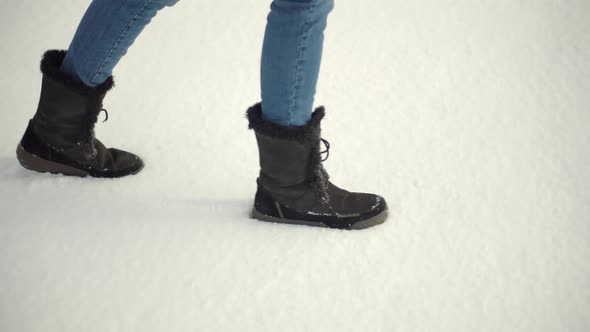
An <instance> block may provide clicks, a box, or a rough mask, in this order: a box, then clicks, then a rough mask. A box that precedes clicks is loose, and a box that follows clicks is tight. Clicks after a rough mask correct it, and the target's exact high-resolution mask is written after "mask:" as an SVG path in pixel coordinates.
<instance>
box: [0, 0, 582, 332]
mask: <svg viewBox="0 0 590 332" xmlns="http://www.w3.org/2000/svg"><path fill="white" fill-rule="evenodd" d="M87 4H88V2H87V1H66V0H53V1H33V0H21V1H2V2H1V3H0V15H1V17H2V19H1V20H0V36H1V41H2V42H1V46H0V47H1V53H0V57H1V60H2V61H1V63H2V79H1V80H0V91H1V93H0V96H1V98H0V143H1V144H0V210H1V213H0V220H1V221H0V330H1V331H3V332H4V331H6V332H25V331H27V332H28V331H43V332H74V331H76V332H80V331H84V332H94V331H96V332H111V331H138V332H140V331H141V332H151V331H166V332H170V331H172V332H176V331H257V332H258V331H321V332H327V331H355V332H356V331H424V332H433V331H449V332H457V331H515V332H523V331H530V332H542V331H559V332H563V331H575V332H586V331H589V330H590V316H589V313H590V250H589V249H590V223H589V221H590V217H589V216H590V189H589V186H590V170H589V166H588V165H590V147H589V141H590V109H589V108H590V93H589V91H590V2H589V1H587V0H577V1H576V0H567V1H566V0H562V1H549V0H521V1H513V0H493V1H492V0H480V1H467V0H454V1H452V0H418V1H397V0H393V1H392V0H371V1H345V0H343V1H336V8H335V10H334V12H333V13H332V15H331V16H330V19H329V27H328V30H327V32H326V47H325V54H324V63H323V67H322V72H321V77H320V82H319V86H318V95H317V98H316V102H317V105H318V106H319V105H325V106H326V109H327V116H326V119H325V121H324V123H323V128H324V130H323V134H324V137H325V138H327V139H328V140H329V141H330V142H331V143H332V149H331V156H330V159H329V160H328V161H327V162H326V164H325V166H326V168H327V169H328V171H329V172H330V174H331V176H332V180H333V181H334V182H335V183H336V184H338V185H340V186H342V187H344V188H347V189H350V190H355V191H366V192H376V193H379V194H381V195H383V196H385V197H386V199H387V200H388V203H389V205H390V210H391V214H390V218H389V220H388V221H387V223H385V224H383V225H381V226H378V227H375V228H372V229H369V230H365V231H358V232H346V231H336V230H326V229H316V228H311V227H302V226H288V225H277V224H267V223H262V222H258V221H254V220H252V219H249V218H248V213H249V210H250V208H251V205H252V199H253V194H254V191H255V178H256V175H257V172H258V165H257V162H258V160H257V158H258V155H257V150H256V143H255V140H254V136H253V133H252V132H251V131H248V130H247V122H246V120H245V118H244V112H245V110H246V108H247V107H248V106H250V105H252V104H254V103H255V102H257V101H259V98H260V97H259V95H260V90H259V83H258V82H259V59H260V50H261V47H262V36H263V32H264V26H265V18H266V15H267V13H268V6H269V2H268V1H257V0H240V1H209V2H208V1H188V0H183V1H180V2H179V3H178V4H177V5H176V6H174V7H172V8H168V9H165V10H164V11H162V12H161V13H160V14H158V16H157V17H156V18H155V19H154V21H153V23H152V24H151V25H149V26H148V27H147V28H146V30H145V31H144V33H143V34H142V35H141V36H140V37H139V39H138V40H137V42H136V44H135V45H133V47H132V48H131V49H130V51H129V54H128V55H127V56H126V57H125V58H124V59H123V60H122V61H121V62H120V64H119V66H118V67H117V68H116V70H115V77H116V83H117V88H115V89H114V90H113V91H112V93H110V94H109V96H108V97H107V99H106V100H105V107H106V108H107V109H108V110H109V114H110V119H109V121H108V122H107V123H104V124H99V125H98V126H97V136H98V137H99V138H100V139H101V140H102V141H103V142H104V143H105V144H107V145H108V146H116V147H119V148H123V149H128V150H130V151H134V152H137V153H138V154H139V155H140V156H142V157H143V158H144V160H145V162H146V168H145V170H144V171H143V172H141V173H140V174H139V175H137V176H133V177H128V178H124V179H118V180H99V179H78V178H65V177H61V176H55V175H44V174H37V173H32V172H29V171H26V170H24V169H22V168H21V167H20V166H19V165H18V163H17V161H16V158H15V153H14V151H15V148H16V145H17V142H18V140H19V139H20V136H21V135H22V133H23V131H24V129H25V127H26V123H27V121H28V119H29V118H30V117H31V116H32V115H33V114H34V111H35V108H36V104H37V101H38V96H39V90H40V72H39V61H40V59H41V54H42V53H43V52H44V51H45V50H46V49H50V48H67V46H68V44H69V41H70V39H71V37H72V35H73V33H74V31H75V28H76V26H77V24H78V21H79V19H80V17H81V16H82V14H83V12H84V10H85V8H86V6H87Z"/></svg>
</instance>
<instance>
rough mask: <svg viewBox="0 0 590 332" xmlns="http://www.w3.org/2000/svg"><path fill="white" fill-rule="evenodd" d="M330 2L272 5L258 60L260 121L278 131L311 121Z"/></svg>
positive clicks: (296, 0)
mask: <svg viewBox="0 0 590 332" xmlns="http://www.w3.org/2000/svg"><path fill="white" fill-rule="evenodd" d="M333 8H334V0H274V1H273V2H272V4H271V11H270V14H269V15H268V17H267V25H266V32H265V36H264V44H263V47H262V60H261V65H262V66H261V80H260V81H261V90H262V116H263V118H264V119H265V120H267V121H270V122H273V123H276V124H279V125H283V126H303V125H305V124H306V123H307V122H308V121H309V119H310V118H311V112H312V109H313V102H314V96H315V92H316V84H317V80H318V75H319V70H320V62H321V58H322V48H323V43H324V30H325V28H326V24H327V17H328V14H329V13H330V12H331V11H332V9H333Z"/></svg>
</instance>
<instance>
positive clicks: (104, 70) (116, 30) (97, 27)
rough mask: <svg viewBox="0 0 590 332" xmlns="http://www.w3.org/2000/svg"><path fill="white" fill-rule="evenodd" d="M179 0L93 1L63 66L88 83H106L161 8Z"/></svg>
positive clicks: (67, 71)
mask: <svg viewBox="0 0 590 332" xmlns="http://www.w3.org/2000/svg"><path fill="white" fill-rule="evenodd" d="M177 1H178V0H127V1H125V0H94V1H92V3H91V4H90V7H89V8H88V10H87V11H86V14H85V15H84V17H83V18H82V21H81V22H80V25H79V26H78V29H77V31H76V34H75V36H74V39H73V40H72V43H71V44H70V47H69V49H68V53H67V54H66V57H65V59H64V61H63V63H62V64H61V70H62V71H64V72H66V73H67V74H69V75H70V76H71V77H73V78H76V79H78V80H79V81H81V82H83V83H84V84H86V85H88V86H92V87H94V86H97V85H99V84H102V83H104V82H105V81H106V79H107V78H108V77H109V76H111V74H112V71H113V68H114V67H115V66H116V65H117V63H118V62H119V60H121V58H122V57H123V56H124V55H125V54H126V53H127V49H129V47H130V46H131V45H132V44H133V42H134V41H135V39H136V38H137V36H138V35H139V34H140V33H141V31H142V30H143V28H144V27H145V26H146V25H147V24H149V23H150V22H151V20H152V18H153V17H154V16H156V14H157V12H158V11H159V10H161V9H162V8H164V7H165V6H172V5H173V4H174V3H176V2H177Z"/></svg>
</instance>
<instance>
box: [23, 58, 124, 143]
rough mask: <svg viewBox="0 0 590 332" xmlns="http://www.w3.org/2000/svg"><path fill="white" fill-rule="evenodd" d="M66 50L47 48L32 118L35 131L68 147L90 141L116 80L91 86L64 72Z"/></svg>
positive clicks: (40, 135) (40, 136)
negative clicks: (38, 96) (62, 69)
mask: <svg viewBox="0 0 590 332" xmlns="http://www.w3.org/2000/svg"><path fill="white" fill-rule="evenodd" d="M65 54H66V52H64V51H48V52H46V53H45V55H44V57H43V60H42V61H41V72H42V74H43V78H42V84H41V94H40V98H39V104H38V106H37V112H36V113H35V115H34V117H33V121H32V127H33V128H32V129H33V131H34V133H35V134H36V135H37V136H38V137H39V138H40V139H42V140H43V141H45V142H47V143H48V144H50V145H52V146H55V147H60V148H67V147H71V146H74V145H76V144H78V143H80V141H83V140H86V141H88V140H91V139H92V137H93V128H94V123H95V122H96V119H97V117H98V113H99V112H100V110H101V108H102V100H103V99H104V97H105V94H106V92H107V91H108V90H109V89H111V88H112V86H113V84H114V83H113V80H112V78H109V79H108V80H107V82H105V83H103V84H101V85H99V86H97V87H89V86H86V85H84V84H83V83H81V82H78V81H76V80H74V79H73V78H71V77H69V76H67V74H65V73H63V72H61V70H60V66H61V62H62V61H63V58H64V57H65Z"/></svg>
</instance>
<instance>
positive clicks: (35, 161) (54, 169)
mask: <svg viewBox="0 0 590 332" xmlns="http://www.w3.org/2000/svg"><path fill="white" fill-rule="evenodd" d="M16 157H17V159H18V162H19V163H20V164H21V165H22V166H23V167H24V168H26V169H29V170H32V171H36V172H41V173H52V174H63V175H72V176H79V177H85V176H88V173H87V172H85V171H83V170H80V169H77V168H74V167H71V166H68V165H64V164H59V163H56V162H53V161H49V160H45V159H43V158H40V157H38V156H36V155H34V154H32V153H29V152H27V150H25V149H24V148H23V146H22V145H21V144H19V145H18V146H17V147H16Z"/></svg>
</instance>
